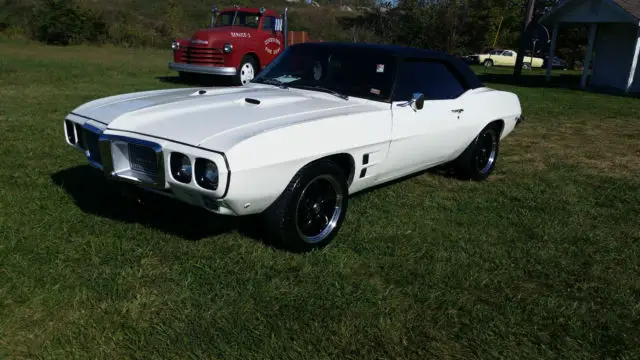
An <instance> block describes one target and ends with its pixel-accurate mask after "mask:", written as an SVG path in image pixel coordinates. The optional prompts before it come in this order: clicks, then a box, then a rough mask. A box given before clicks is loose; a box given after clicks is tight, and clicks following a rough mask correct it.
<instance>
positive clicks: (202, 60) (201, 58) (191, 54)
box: [180, 46, 224, 66]
mask: <svg viewBox="0 0 640 360" xmlns="http://www.w3.org/2000/svg"><path fill="white" fill-rule="evenodd" d="M180 61H181V62H183V63H186V64H197V65H214V66H222V65H224V55H223V54H222V49H211V48H200V47H193V46H187V47H186V48H185V49H184V51H183V52H182V56H181V57H180Z"/></svg>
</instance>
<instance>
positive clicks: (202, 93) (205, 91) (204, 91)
mask: <svg viewBox="0 0 640 360" xmlns="http://www.w3.org/2000/svg"><path fill="white" fill-rule="evenodd" d="M206 93H207V90H200V91H198V94H200V95H204V94H206Z"/></svg>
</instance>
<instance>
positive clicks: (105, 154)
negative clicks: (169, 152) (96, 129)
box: [99, 134, 166, 189]
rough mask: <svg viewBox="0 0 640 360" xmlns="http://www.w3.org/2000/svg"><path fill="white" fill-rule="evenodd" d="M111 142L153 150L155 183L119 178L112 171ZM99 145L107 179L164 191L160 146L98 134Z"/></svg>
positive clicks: (163, 168) (153, 143)
mask: <svg viewBox="0 0 640 360" xmlns="http://www.w3.org/2000/svg"><path fill="white" fill-rule="evenodd" d="M113 141H122V142H124V143H127V144H136V145H140V146H146V147H150V148H151V149H153V151H154V152H155V154H156V164H157V169H156V171H157V175H156V180H155V182H152V183H150V182H147V181H142V180H140V179H134V178H132V177H128V176H127V177H124V176H120V175H119V174H118V173H117V172H115V171H114V165H113V157H112V154H111V144H112V142H113ZM99 144H100V154H101V156H102V164H103V171H104V174H105V176H106V177H107V178H116V179H117V180H118V181H123V182H128V183H132V184H136V185H141V186H144V187H149V188H154V189H165V188H166V179H165V166H164V156H163V152H162V146H161V145H160V144H158V143H155V142H152V141H147V140H141V139H137V138H132V137H127V136H121V135H109V134H100V139H99Z"/></svg>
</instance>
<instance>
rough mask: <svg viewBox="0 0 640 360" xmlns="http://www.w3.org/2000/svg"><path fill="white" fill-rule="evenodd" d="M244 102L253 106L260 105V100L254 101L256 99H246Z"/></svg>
mask: <svg viewBox="0 0 640 360" xmlns="http://www.w3.org/2000/svg"><path fill="white" fill-rule="evenodd" d="M244 101H245V102H247V103H249V104H253V105H260V100H258V99H254V98H244Z"/></svg>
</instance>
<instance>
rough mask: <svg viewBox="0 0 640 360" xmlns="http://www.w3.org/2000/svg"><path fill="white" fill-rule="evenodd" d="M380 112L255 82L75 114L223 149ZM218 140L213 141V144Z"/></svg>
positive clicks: (140, 98) (150, 95) (161, 93)
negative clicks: (327, 120)
mask: <svg viewBox="0 0 640 360" xmlns="http://www.w3.org/2000/svg"><path fill="white" fill-rule="evenodd" d="M376 110H377V111H379V110H380V106H376V105H374V104H372V103H371V102H369V101H364V100H361V99H354V98H350V99H349V100H348V101H345V100H343V99H341V98H338V97H334V96H333V95H331V94H326V93H320V92H313V91H304V90H298V89H292V88H289V89H280V88H277V87H273V86H266V85H258V84H252V85H250V86H245V87H239V88H220V89H215V88H206V89H200V88H187V89H184V88H183V89H172V90H158V91H147V92H140V93H132V94H125V95H118V96H113V97H108V98H103V99H98V100H95V101H92V102H89V103H87V104H84V105H82V106H80V107H78V108H76V109H75V110H73V112H72V113H74V114H76V115H80V116H82V117H86V118H90V119H94V120H96V121H98V122H101V123H103V124H106V125H107V128H108V129H112V130H119V131H126V132H134V133H138V134H144V135H148V136H152V137H157V138H163V139H168V140H173V141H178V142H181V143H185V144H189V145H193V146H202V144H203V143H204V142H207V145H208V146H206V147H207V148H209V149H211V150H218V151H224V150H225V148H228V147H229V146H232V145H233V144H234V143H237V142H238V141H241V140H243V139H245V138H247V137H249V136H251V135H253V134H257V133H260V132H264V131H268V130H269V129H273V128H278V127H282V126H287V125H292V124H295V123H299V122H304V121H311V120H314V119H318V118H322V117H327V116H343V115H348V114H354V113H363V112H368V111H376ZM212 140H214V141H212Z"/></svg>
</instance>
